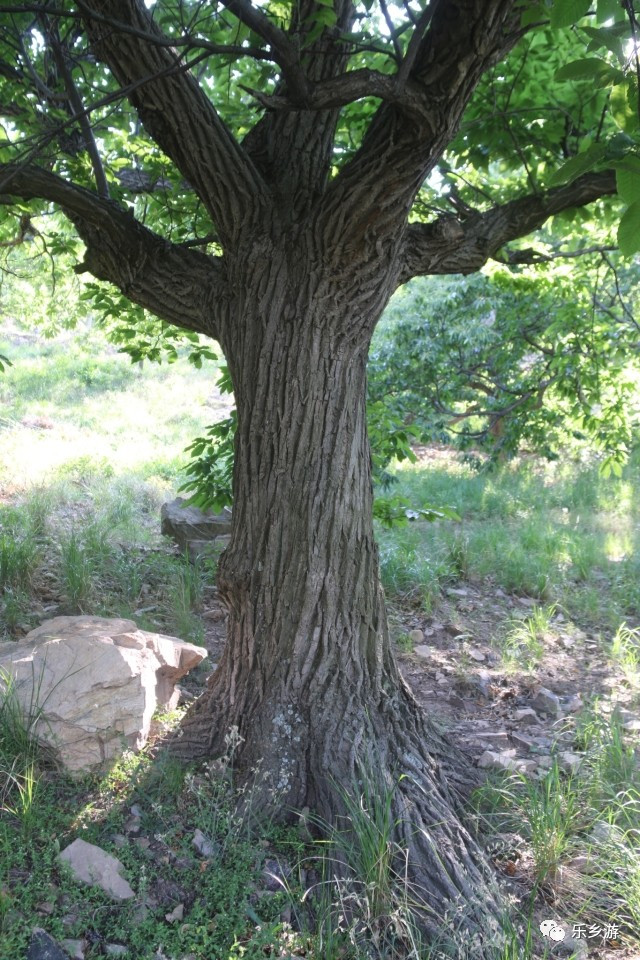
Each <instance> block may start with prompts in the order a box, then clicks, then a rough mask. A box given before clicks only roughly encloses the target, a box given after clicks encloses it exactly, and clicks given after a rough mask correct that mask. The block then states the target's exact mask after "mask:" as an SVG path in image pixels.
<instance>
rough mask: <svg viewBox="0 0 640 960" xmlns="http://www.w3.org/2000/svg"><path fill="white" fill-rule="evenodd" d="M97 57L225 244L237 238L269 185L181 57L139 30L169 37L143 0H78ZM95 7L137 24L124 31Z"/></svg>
mask: <svg viewBox="0 0 640 960" xmlns="http://www.w3.org/2000/svg"><path fill="white" fill-rule="evenodd" d="M79 6H80V8H81V9H82V10H83V11H86V17H85V20H86V23H87V30H88V34H89V38H90V40H91V42H92V43H93V45H94V48H95V50H96V53H97V55H98V57H99V58H100V59H102V60H104V62H105V63H106V64H107V66H108V67H109V68H110V70H111V71H112V73H113V74H114V76H115V77H116V78H117V80H118V81H119V82H120V83H121V84H122V85H123V86H130V85H132V84H137V83H138V82H139V81H144V80H145V78H147V77H149V78H153V79H149V81H148V82H143V83H141V84H140V85H139V86H137V87H136V89H135V92H133V93H132V94H130V95H129V99H130V101H131V103H132V105H133V106H134V107H135V108H136V110H137V111H138V113H139V115H140V119H141V120H142V122H143V123H144V125H145V127H146V128H147V129H148V131H149V133H150V134H151V136H152V137H153V139H154V140H155V141H156V143H157V144H158V145H159V146H160V147H161V149H162V150H164V151H165V153H166V154H167V155H168V156H169V157H171V159H172V160H173V161H174V163H175V164H176V166H177V167H178V169H179V170H180V171H181V172H182V173H183V175H184V176H185V177H186V179H187V180H188V181H189V182H190V183H191V184H192V185H193V187H194V189H195V190H196V192H197V193H198V195H199V196H200V198H201V199H202V201H203V203H204V204H205V206H206V207H207V209H208V210H209V212H210V213H211V216H212V217H213V219H214V221H215V223H216V225H217V227H218V230H219V233H220V237H221V241H222V243H223V244H224V245H227V244H233V243H234V241H235V240H236V239H237V237H238V234H239V232H240V231H241V230H242V231H244V230H246V229H247V227H249V229H250V224H251V223H252V221H254V219H255V218H256V217H257V215H258V214H259V212H260V211H261V210H262V208H263V207H264V206H265V205H266V204H267V203H268V191H267V190H266V187H265V185H264V183H263V182H262V179H261V177H260V174H259V173H258V171H257V170H256V169H255V167H254V165H253V164H252V162H251V160H250V159H249V157H248V155H247V154H246V152H245V151H244V150H243V149H242V147H241V146H240V144H239V143H238V142H237V141H236V140H235V139H234V137H233V136H232V134H231V133H230V131H229V130H228V129H227V127H226V126H225V124H224V123H223V121H222V120H221V118H220V117H219V116H218V114H217V113H216V111H215V109H214V107H213V105H212V104H211V102H210V101H209V99H208V98H207V96H206V94H205V93H204V91H203V90H202V88H201V87H200V85H199V84H198V82H197V81H196V79H195V78H194V77H193V76H192V75H191V74H189V73H183V72H180V71H179V69H178V70H175V69H174V68H176V67H178V68H179V65H180V59H179V56H178V55H177V54H176V52H175V51H173V50H171V49H170V48H167V47H164V46H161V45H156V44H154V42H153V40H152V39H147V38H146V37H144V38H143V37H141V36H140V35H139V34H140V33H142V34H143V35H144V34H147V33H148V34H151V36H152V37H160V38H162V39H164V37H163V35H162V33H161V32H160V30H159V29H158V27H157V26H156V25H155V23H154V22H153V21H152V20H151V18H150V16H149V14H148V13H147V11H146V10H145V8H144V5H143V3H142V2H141V0H79ZM94 14H99V15H101V17H102V18H104V17H113V19H114V20H117V21H121V22H123V23H125V24H128V25H130V26H131V27H133V28H134V30H135V33H124V32H122V31H120V30H119V29H118V28H117V27H111V26H107V25H106V24H102V23H98V22H97V21H96V19H95V18H94Z"/></svg>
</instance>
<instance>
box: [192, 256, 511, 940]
mask: <svg viewBox="0 0 640 960" xmlns="http://www.w3.org/2000/svg"><path fill="white" fill-rule="evenodd" d="M246 279H247V278H246V275H245V277H244V281H245V284H246ZM385 293H386V291H384V290H382V291H379V292H378V294H377V295H376V297H374V298H373V300H374V301H375V303H374V304H373V306H372V305H371V303H370V304H369V307H368V309H369V310H373V311H375V312H376V314H377V312H379V310H380V309H381V307H382V305H383V303H384V301H385V299H386V296H385ZM237 309H238V318H237V320H238V322H237V327H236V332H235V335H234V337H233V338H232V339H231V341H230V342H227V343H225V344H223V346H224V348H225V352H226V355H227V358H228V360H229V363H230V368H231V372H232V375H233V379H234V384H235V388H236V398H237V403H238V431H237V440H236V463H235V475H234V512H233V516H234V521H233V534H232V539H231V543H230V545H229V547H228V548H227V550H226V551H225V553H224V554H223V556H222V558H221V561H220V565H219V571H218V587H219V591H220V595H221V597H222V598H223V600H224V602H225V603H226V605H227V607H228V611H229V628H228V639H227V645H226V649H225V652H224V655H223V657H222V658H221V661H220V664H219V666H218V669H217V670H216V672H215V674H214V675H213V677H212V678H211V681H210V686H209V689H208V691H207V692H206V693H205V695H204V696H203V697H202V698H201V699H200V700H199V701H198V703H197V704H196V705H195V706H194V708H192V710H191V712H190V714H189V715H188V716H187V718H186V720H185V723H184V726H183V732H182V737H181V739H180V741H179V742H178V744H177V749H178V750H179V752H181V753H182V754H183V755H185V756H189V757H206V756H218V755H220V754H222V753H224V750H225V743H224V738H225V735H227V734H228V733H229V730H230V728H232V727H237V728H238V732H239V734H240V736H241V737H242V738H243V741H244V742H243V743H242V745H241V747H240V749H239V751H238V753H237V755H236V759H237V764H238V768H239V772H240V775H241V776H244V777H247V778H252V779H253V781H254V782H253V789H254V790H257V791H258V794H259V805H260V806H262V807H264V808H265V809H267V808H270V809H271V812H276V811H277V812H278V813H279V814H281V815H282V814H283V813H285V814H286V813H287V812H289V813H290V812H291V811H295V810H301V809H302V808H304V807H309V808H311V810H313V811H315V812H316V813H317V814H318V815H319V816H320V817H322V818H323V819H325V820H327V821H331V822H335V821H336V818H337V817H339V816H340V815H341V814H343V813H344V802H343V798H342V794H341V791H342V790H347V791H349V790H353V789H354V788H355V789H357V786H355V785H356V784H357V782H358V778H359V777H362V772H363V770H364V771H366V772H367V773H366V775H367V776H368V777H369V778H373V781H374V784H375V789H377V790H378V791H379V792H380V795H382V794H383V793H384V792H385V791H389V790H392V791H393V807H392V810H393V821H394V822H395V823H396V827H395V834H394V840H395V841H397V842H398V843H399V844H400V845H401V847H402V848H403V849H405V850H407V851H408V855H409V864H410V875H411V879H412V883H413V884H414V885H415V887H414V891H415V890H417V891H419V892H420V893H421V894H422V895H423V897H424V899H425V902H426V904H427V915H426V919H425V924H426V926H427V928H428V929H429V930H430V932H431V933H435V932H436V931H438V930H440V931H441V930H442V926H443V919H444V918H445V916H447V917H449V919H450V921H451V924H452V926H455V925H456V924H458V925H460V926H462V927H465V926H468V927H469V929H471V930H473V931H474V937H475V941H474V937H470V939H469V943H468V945H467V946H471V945H472V943H473V942H476V941H477V944H476V945H477V946H478V952H477V953H475V954H474V953H473V952H470V953H469V956H475V955H477V956H482V955H483V953H482V949H483V948H482V947H481V946H480V944H482V943H486V942H487V937H488V938H489V940H493V942H494V944H495V933H494V932H493V930H494V927H495V924H494V922H493V920H492V919H491V918H495V916H496V909H497V908H496V899H495V893H494V891H493V889H492V880H491V875H490V870H489V868H488V867H487V865H486V864H485V862H484V860H483V857H482V854H481V853H480V851H479V849H478V848H477V846H476V845H475V843H474V841H473V840H472V839H471V838H470V836H469V835H468V833H467V832H466V830H465V829H464V827H463V826H462V825H461V823H460V821H459V819H458V816H457V813H456V812H455V796H454V795H455V777H456V760H455V757H454V756H453V755H452V749H451V747H450V746H449V745H447V744H445V742H444V741H443V739H442V738H441V736H440V735H439V734H438V733H437V732H436V730H435V728H434V727H433V726H432V725H431V723H430V721H429V719H428V718H426V717H424V716H423V715H422V713H421V711H420V709H419V708H418V706H417V704H416V702H415V700H414V699H413V697H412V695H411V693H410V691H409V690H408V688H407V686H406V685H405V683H404V681H403V680H402V678H401V676H400V674H399V671H398V668H397V666H396V662H395V659H394V655H393V651H392V648H391V644H390V641H389V635H388V631H387V622H386V615H385V607H384V598H383V595H382V591H381V587H380V584H379V578H378V556H377V548H376V544H375V541H374V535H373V525H372V514H371V507H372V484H371V471H370V454H369V446H368V440H367V433H366V419H365V399H366V359H367V350H368V335H367V333H366V330H365V324H364V323H363V324H362V325H360V326H359V321H358V314H359V311H362V310H363V302H362V301H361V302H359V303H357V304H356V303H354V302H353V300H351V302H349V300H347V298H346V296H344V292H342V295H341V291H340V290H338V289H336V287H335V286H333V285H332V284H330V283H328V282H319V281H318V282H315V283H314V282H312V280H311V279H310V278H309V277H308V276H303V277H292V276H291V272H290V270H289V269H288V268H287V267H286V264H285V262H284V261H283V262H278V260H277V258H271V260H270V263H269V266H268V268H264V269H263V270H262V271H260V270H259V269H256V271H255V274H254V277H253V281H252V283H251V285H249V286H248V287H247V286H245V293H244V295H243V303H242V304H238V305H237ZM363 316H364V314H363ZM376 319H377V316H373V317H371V316H367V324H366V326H367V328H368V329H373V325H374V321H375V320H376ZM345 328H347V329H349V328H351V329H352V330H353V331H354V335H353V337H352V338H351V339H349V337H347V336H345V335H344V333H341V332H340V331H341V330H343V331H344V329H345ZM457 773H458V776H460V768H459V767H458V768H457ZM452 787H453V788H454V789H452ZM459 955H460V956H463V955H466V954H463V952H460V953H459Z"/></svg>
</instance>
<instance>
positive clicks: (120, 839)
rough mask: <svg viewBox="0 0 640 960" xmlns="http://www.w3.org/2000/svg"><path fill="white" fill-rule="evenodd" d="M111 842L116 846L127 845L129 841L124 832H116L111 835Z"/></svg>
mask: <svg viewBox="0 0 640 960" xmlns="http://www.w3.org/2000/svg"><path fill="white" fill-rule="evenodd" d="M111 842H112V844H113V845H114V847H118V848H120V847H126V845H127V843H128V842H129V841H128V840H127V838H126V837H125V835H124V834H123V833H114V834H112V835H111Z"/></svg>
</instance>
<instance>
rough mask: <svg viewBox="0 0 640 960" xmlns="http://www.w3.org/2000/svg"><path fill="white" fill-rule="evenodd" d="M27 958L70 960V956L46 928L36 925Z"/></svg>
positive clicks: (34, 959)
mask: <svg viewBox="0 0 640 960" xmlns="http://www.w3.org/2000/svg"><path fill="white" fill-rule="evenodd" d="M27 960H69V958H68V957H67V955H66V953H64V952H63V951H62V949H61V947H60V946H58V944H57V943H56V941H55V940H54V939H53V937H50V936H49V934H48V933H47V931H46V930H43V929H42V928H41V927H34V929H33V930H32V932H31V940H30V941H29V948H28V950H27Z"/></svg>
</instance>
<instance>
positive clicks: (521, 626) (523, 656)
mask: <svg viewBox="0 0 640 960" xmlns="http://www.w3.org/2000/svg"><path fill="white" fill-rule="evenodd" d="M555 611H556V605H555V604H552V605H551V606H548V607H541V606H536V607H534V608H533V611H532V613H531V614H530V615H529V616H528V617H524V618H523V619H517V620H511V621H510V623H509V625H508V629H507V633H506V635H505V637H504V640H503V642H502V657H503V661H504V664H505V667H507V668H518V669H525V670H529V671H531V670H533V669H534V668H535V667H536V666H537V664H538V663H539V662H540V660H541V659H542V657H543V655H544V641H545V639H546V638H547V636H548V634H549V632H550V630H551V620H552V618H553V616H554V614H555Z"/></svg>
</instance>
